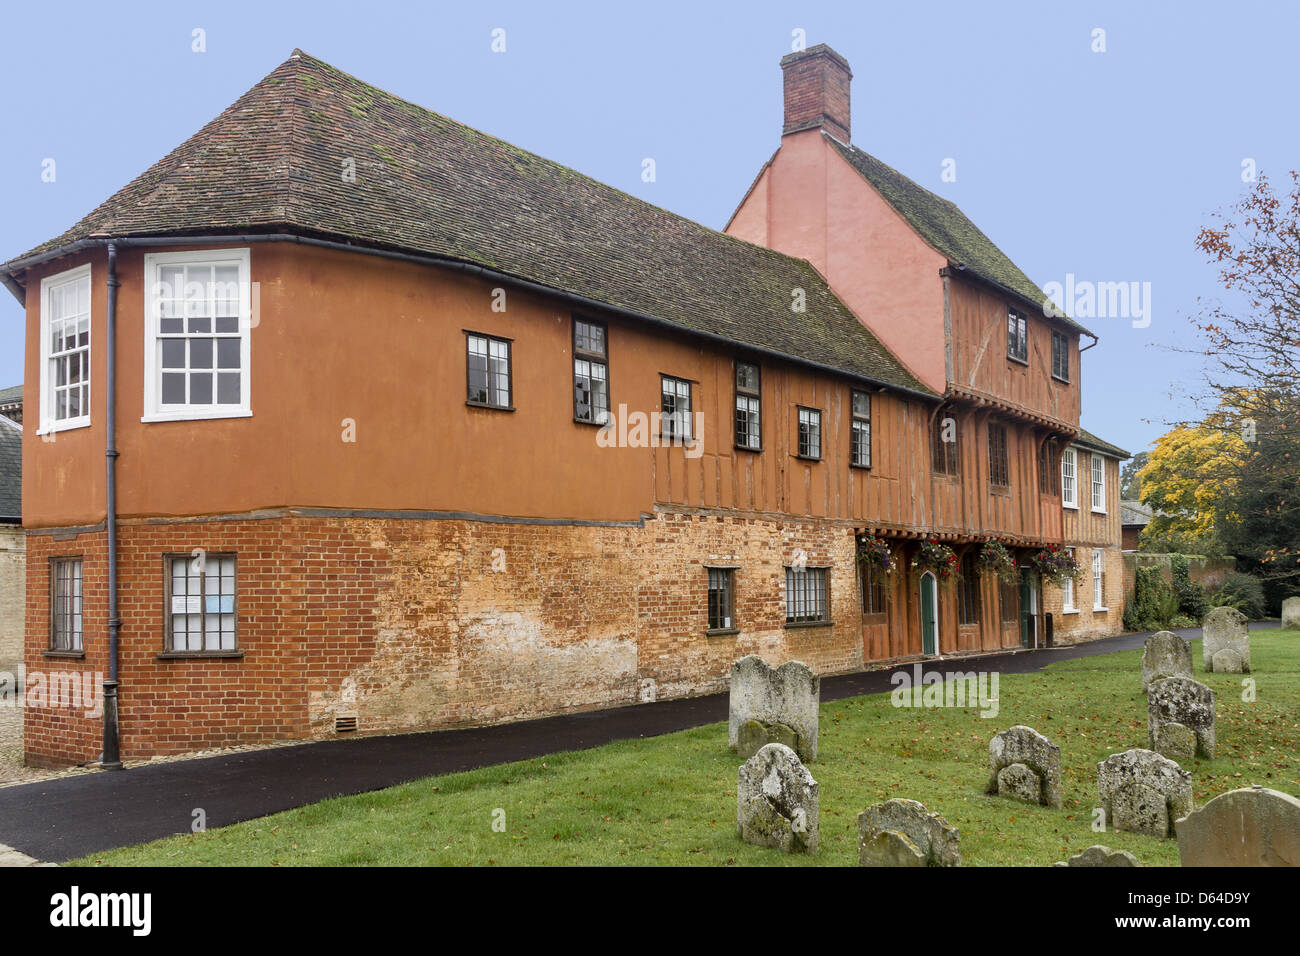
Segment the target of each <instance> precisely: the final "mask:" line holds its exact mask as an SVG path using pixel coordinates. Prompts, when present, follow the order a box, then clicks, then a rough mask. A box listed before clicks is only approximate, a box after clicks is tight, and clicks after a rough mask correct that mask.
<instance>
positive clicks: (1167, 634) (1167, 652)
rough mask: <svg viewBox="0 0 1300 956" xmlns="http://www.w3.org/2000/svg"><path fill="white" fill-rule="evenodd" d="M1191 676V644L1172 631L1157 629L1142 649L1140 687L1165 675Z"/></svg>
mask: <svg viewBox="0 0 1300 956" xmlns="http://www.w3.org/2000/svg"><path fill="white" fill-rule="evenodd" d="M1191 676H1192V645H1191V644H1190V643H1189V642H1187V641H1185V640H1183V639H1182V638H1181V637H1179V636H1178V635H1177V634H1175V633H1174V632H1173V631H1157V632H1156V633H1155V634H1152V635H1151V636H1150V637H1148V638H1147V642H1146V646H1145V647H1144V648H1143V649H1142V689H1143V690H1146V689H1147V688H1148V687H1150V686H1151V682H1152V681H1157V680H1163V679H1164V678H1166V677H1191Z"/></svg>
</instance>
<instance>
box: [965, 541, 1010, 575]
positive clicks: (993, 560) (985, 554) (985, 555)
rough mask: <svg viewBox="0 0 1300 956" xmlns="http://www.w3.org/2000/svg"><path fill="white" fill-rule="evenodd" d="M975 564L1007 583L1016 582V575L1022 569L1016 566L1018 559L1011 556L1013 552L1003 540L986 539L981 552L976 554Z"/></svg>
mask: <svg viewBox="0 0 1300 956" xmlns="http://www.w3.org/2000/svg"><path fill="white" fill-rule="evenodd" d="M975 566H976V567H977V568H979V569H980V570H981V571H990V572H992V573H993V574H996V575H997V577H998V580H999V581H1002V582H1004V583H1007V584H1010V583H1012V582H1014V581H1015V580H1016V575H1017V574H1019V573H1020V569H1019V568H1018V567H1017V566H1016V559H1015V558H1013V557H1012V556H1011V552H1010V551H1008V550H1007V546H1006V545H1004V544H1003V543H1002V542H1001V541H985V542H984V546H983V547H981V548H980V552H979V554H978V555H976V556H975Z"/></svg>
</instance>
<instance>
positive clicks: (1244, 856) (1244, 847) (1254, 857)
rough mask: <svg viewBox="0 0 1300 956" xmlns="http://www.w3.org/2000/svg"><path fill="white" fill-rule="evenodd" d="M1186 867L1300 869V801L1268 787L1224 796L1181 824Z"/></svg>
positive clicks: (1181, 856)
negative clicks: (1275, 867)
mask: <svg viewBox="0 0 1300 956" xmlns="http://www.w3.org/2000/svg"><path fill="white" fill-rule="evenodd" d="M1178 857H1179V860H1180V861H1181V863H1182V865H1183V866H1300V800H1297V799H1296V798H1295V797H1293V796H1291V795H1290V794H1289V793H1281V792H1279V791H1277V790H1269V789H1268V788H1267V787H1244V788H1242V789H1241V790H1229V791H1228V792H1227V793H1221V794H1219V796H1217V797H1215V798H1214V799H1213V800H1211V801H1210V802H1209V803H1207V804H1206V805H1205V806H1203V807H1201V809H1199V810H1197V811H1195V812H1194V813H1190V814H1188V815H1187V816H1186V817H1184V818H1183V819H1181V820H1179V821H1178Z"/></svg>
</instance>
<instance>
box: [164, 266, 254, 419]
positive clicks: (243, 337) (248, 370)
mask: <svg viewBox="0 0 1300 956" xmlns="http://www.w3.org/2000/svg"><path fill="white" fill-rule="evenodd" d="M175 265H214V266H215V265H224V266H230V265H233V266H236V267H238V270H239V340H240V342H239V373H240V374H239V395H240V401H239V404H238V405H233V404H224V405H223V404H215V403H214V404H210V405H185V406H174V405H168V406H163V405H162V380H161V375H162V370H161V368H160V356H159V350H160V348H161V346H160V344H159V338H158V335H159V332H158V296H157V295H156V294H154V290H155V289H156V288H157V286H158V282H159V278H158V276H159V270H160V269H161V268H162V267H163V266H175ZM144 281H145V285H144V294H145V303H144V414H143V415H142V416H141V417H140V421H142V422H184V421H200V420H204V419H213V418H249V417H251V416H252V414H253V409H252V377H253V370H252V362H251V354H252V337H253V335H252V333H253V318H252V316H253V312H252V274H251V270H250V256H249V250H248V247H247V246H245V247H243V248H239V249H199V250H194V251H191V252H151V253H146V254H145V257H144ZM214 327H215V326H214ZM214 352H215V349H214ZM214 362H215V359H214ZM215 396H216V382H215V381H214V382H213V397H215Z"/></svg>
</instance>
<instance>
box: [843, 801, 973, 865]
mask: <svg viewBox="0 0 1300 956" xmlns="http://www.w3.org/2000/svg"><path fill="white" fill-rule="evenodd" d="M960 838H961V834H960V833H959V832H958V830H957V828H956V827H954V826H952V825H951V824H949V823H948V821H947V820H945V819H944V818H943V817H941V816H939V814H937V813H931V812H930V811H929V810H927V809H926V808H925V805H924V804H921V803H918V802H917V801H915V800H902V799H897V798H895V799H893V800H886V801H885V802H884V803H877V804H876V805H874V806H871V807H867V809H866V810H864V811H862V812H861V813H859V814H858V865H859V866H959V865H961V850H960V849H959V847H958V842H959V840H960Z"/></svg>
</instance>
